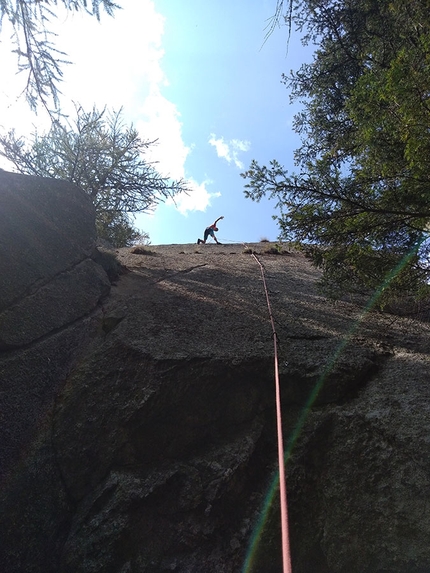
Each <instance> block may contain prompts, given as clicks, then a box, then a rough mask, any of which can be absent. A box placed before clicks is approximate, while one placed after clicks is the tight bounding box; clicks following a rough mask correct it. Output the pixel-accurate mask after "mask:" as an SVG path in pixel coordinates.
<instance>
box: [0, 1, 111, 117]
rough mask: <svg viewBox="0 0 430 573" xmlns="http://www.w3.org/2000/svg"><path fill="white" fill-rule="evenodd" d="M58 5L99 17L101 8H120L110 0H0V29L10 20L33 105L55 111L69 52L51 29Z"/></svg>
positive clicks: (27, 92) (33, 106)
mask: <svg viewBox="0 0 430 573" xmlns="http://www.w3.org/2000/svg"><path fill="white" fill-rule="evenodd" d="M59 6H63V7H64V8H65V9H66V10H68V11H70V12H76V11H82V12H86V13H88V14H89V15H91V16H95V17H96V18H97V19H100V11H101V9H103V10H104V11H105V12H106V13H107V14H109V15H113V13H114V10H115V9H116V8H119V6H117V5H116V4H114V3H113V2H112V1H111V0H90V2H87V0H58V1H57V0H0V28H1V26H2V25H3V24H4V22H5V20H8V21H9V23H10V24H11V26H12V30H13V42H14V46H15V49H14V52H15V53H16V54H17V57H18V70H19V71H20V72H21V73H23V74H26V77H27V82H26V88H25V95H26V98H27V101H28V103H29V104H30V106H31V108H32V109H33V110H35V109H36V108H37V106H38V104H39V103H42V104H43V106H44V107H45V108H46V109H47V110H48V111H49V113H53V112H54V111H58V108H59V83H60V82H61V78H62V75H63V74H62V67H63V65H65V64H66V63H68V62H67V60H66V57H67V56H66V54H65V53H64V52H61V51H60V50H59V49H58V48H57V47H56V45H55V34H54V33H53V32H52V29H50V27H51V24H52V21H53V20H54V19H55V18H56V14H57V12H58V8H59Z"/></svg>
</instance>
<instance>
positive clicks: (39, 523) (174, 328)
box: [0, 199, 430, 573]
mask: <svg viewBox="0 0 430 573" xmlns="http://www.w3.org/2000/svg"><path fill="white" fill-rule="evenodd" d="M82 200H83V201H85V200H84V199H82ZM37 220H38V219H37ZM88 234H89V235H91V232H90V231H88ZM249 248H250V249H251V250H252V252H254V253H255V254H256V255H257V256H258V257H260V258H261V260H262V262H263V263H264V268H265V273H266V279H267V283H268V287H269V292H270V299H271V305H272V313H273V316H274V317H275V323H276V331H277V333H276V335H277V339H278V342H279V347H278V350H279V363H280V375H281V396H282V412H283V425H284V442H285V445H286V448H287V450H288V453H289V455H288V463H287V487H288V500H289V519H290V537H291V550H292V561H293V571H295V573H311V572H312V573H313V572H315V571H318V573H361V572H362V571H366V573H382V572H384V573H387V572H390V573H403V572H404V571H408V573H424V572H426V571H428V570H430V554H429V549H428V543H427V539H428V536H429V534H430V517H429V514H428V511H427V505H428V504H427V490H428V482H429V479H430V467H429V462H428V460H429V459H430V458H429V453H430V452H429V443H430V440H429V438H428V436H429V435H430V431H429V430H430V428H429V420H430V416H429V413H430V412H429V404H430V400H429V398H430V396H428V391H427V377H428V370H429V366H430V356H429V352H430V329H429V326H428V325H426V324H423V323H417V322H414V321H412V320H407V319H397V320H394V319H393V317H387V316H384V315H375V314H371V313H368V312H363V310H362V308H363V307H365V306H366V301H363V307H361V306H360V305H358V304H357V302H354V304H353V303H348V302H346V301H342V302H339V303H332V302H330V301H327V300H326V299H325V298H324V297H322V296H321V294H320V293H319V292H318V290H317V287H316V280H317V278H318V277H319V273H318V271H317V270H315V269H314V268H312V267H310V266H309V263H308V261H306V259H304V257H302V256H301V255H300V254H299V253H295V252H290V253H289V256H285V257H279V256H273V255H271V254H267V252H265V251H267V245H264V246H263V247H262V246H261V245H259V244H252V245H249ZM66 250H67V249H66ZM242 250H243V247H242V246H240V245H213V246H212V245H204V249H203V248H201V249H200V250H199V251H197V250H196V246H195V245H164V246H152V245H151V252H152V253H153V254H154V256H150V257H148V256H147V255H146V254H141V255H140V254H138V253H136V252H134V253H133V252H131V250H130V249H119V250H118V253H117V255H118V260H119V263H118V264H120V265H122V266H124V267H126V268H127V270H128V273H126V274H119V275H118V277H117V280H116V283H115V284H114V285H113V286H112V287H111V289H110V291H109V293H108V294H107V295H106V296H105V292H106V289H107V288H108V287H109V285H108V282H107V279H106V277H105V276H104V274H103V272H102V271H101V270H100V267H99V266H97V261H98V259H97V258H96V255H94V253H92V251H91V249H88V250H87V254H83V253H84V251H83V250H82V249H81V250H80V255H79V257H78V258H77V260H76V261H75V262H74V263H72V262H71V261H72V259H73V257H71V258H67V261H68V262H67V264H66V265H65V267H64V268H63V267H61V265H60V264H59V263H58V261H56V263H55V264H56V266H55V272H52V273H51V272H47V273H46V274H45V275H43V276H42V274H41V273H39V275H38V276H39V277H41V278H38V279H35V280H34V281H33V280H28V281H27V283H26V285H27V286H25V288H21V291H20V292H21V294H20V296H19V297H17V298H13V297H12V298H11V296H10V294H9V295H8V296H9V303H8V305H7V307H5V308H4V309H3V312H2V315H0V318H1V317H3V322H2V323H1V322H0V324H2V325H3V331H2V332H3V334H2V336H1V337H2V339H3V340H4V341H5V342H4V347H3V350H4V352H3V353H2V354H0V380H1V388H0V391H1V399H2V401H3V403H2V405H3V406H4V407H3V408H2V410H1V412H2V413H1V414H0V416H1V418H0V422H1V427H2V432H3V435H4V440H3V441H2V442H1V444H0V453H1V455H2V464H3V463H4V465H6V466H7V467H8V472H7V473H5V474H4V475H5V476H6V478H4V479H3V482H2V488H1V489H0V510H1V511H2V515H3V516H6V519H3V520H2V522H0V538H1V539H2V540H3V539H4V540H5V543H2V544H1V545H0V561H1V563H2V566H3V568H4V569H5V570H6V571H7V573H9V572H10V573H21V572H22V573H42V572H43V573H54V572H55V573H58V572H60V573H95V572H99V571H103V572H104V573H105V572H106V573H111V572H112V573H120V572H124V573H125V572H127V571H130V572H133V571H139V573H141V572H142V573H143V572H145V573H159V572H162V571H180V572H181V573H203V572H204V573H236V572H237V571H241V570H243V569H244V564H245V563H247V564H248V566H249V567H248V569H247V570H248V571H250V572H251V571H252V573H272V572H273V573H275V572H276V573H278V572H279V571H280V570H281V567H282V561H281V547H280V542H281V535H280V523H279V507H278V505H279V504H278V501H277V499H278V497H277V492H276V450H277V444H276V431H275V428H276V423H275V408H274V380H273V378H274V360H273V358H274V356H273V352H274V351H273V332H272V329H271V324H270V321H269V316H268V311H267V307H266V300H265V295H264V290H263V288H262V282H261V275H260V269H259V267H258V265H257V263H256V261H255V259H254V257H251V256H249V255H247V254H244V253H243V252H242ZM91 257H93V258H91ZM64 260H66V259H64ZM77 268H79V269H81V270H82V269H85V273H84V275H83V276H81V275H74V274H73V271H74V270H75V269H77ZM59 269H61V270H59ZM17 276H18V279H17V282H18V285H23V284H24V282H25V281H22V276H24V275H20V274H19V273H18V274H17ZM34 276H35V275H34ZM65 277H67V280H65V284H64V288H56V286H58V284H61V280H63V279H65ZM79 277H81V278H79ZM26 278H28V276H27V275H26ZM79 289H81V291H82V290H85V291H88V292H85V293H84V292H81V291H80V290H79ZM6 290H7V289H6ZM18 290H19V289H18ZM9 292H12V291H11V289H9ZM52 292H64V293H66V292H67V293H68V296H67V298H70V297H71V299H72V300H73V301H75V302H74V304H73V309H71V308H68V306H67V304H66V303H64V308H62V306H61V304H59V303H58V302H57V301H55V302H53V304H52V307H53V309H55V312H52V313H51V314H49V312H47V314H46V316H43V317H42V316H40V315H37V314H36V312H35V311H34V312H33V310H32V309H35V306H36V305H33V307H32V306H31V301H36V300H39V298H38V297H40V300H43V299H49V300H51V301H52V300H53V296H52ZM100 297H103V307H102V308H101V307H100V308H99V307H98V302H99V300H100ZM91 309H92V310H91ZM48 310H49V305H48ZM19 312H21V313H22V316H24V315H25V316H26V317H27V318H26V320H25V323H26V324H27V323H28V327H27V329H26V330H24V331H22V332H20V331H18V332H11V328H10V327H9V326H7V325H11V324H16V322H13V321H12V319H11V317H14V321H16V320H19ZM25 313H27V314H25ZM8 321H9V322H8ZM6 341H7V342H6ZM6 345H9V346H7V347H6ZM17 412H19V416H18V415H17V414H16V413H17ZM3 460H4V462H3Z"/></svg>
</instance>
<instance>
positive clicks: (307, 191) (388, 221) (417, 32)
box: [242, 0, 430, 300]
mask: <svg viewBox="0 0 430 573" xmlns="http://www.w3.org/2000/svg"><path fill="white" fill-rule="evenodd" d="M283 8H285V9H286V12H287V13H286V16H285V18H286V20H287V23H288V24H289V25H290V26H294V27H295V28H297V29H299V30H301V31H302V34H303V37H302V39H303V42H304V43H305V44H312V43H313V44H315V45H316V47H317V49H316V51H315V53H314V57H313V61H312V62H311V63H308V64H304V65H302V66H301V67H300V69H299V70H297V71H295V72H291V73H290V74H285V75H284V76H283V81H284V83H285V85H286V86H287V87H288V88H289V90H290V94H291V98H292V100H293V101H298V102H301V103H302V105H303V108H302V111H301V112H300V113H298V114H297V115H296V117H295V121H294V129H295V131H296V132H297V133H299V134H300V135H301V138H302V145H301V147H300V148H299V149H298V150H296V152H295V158H294V159H295V165H296V169H295V172H292V173H288V172H287V170H286V169H285V168H284V167H283V166H282V163H281V162H280V161H281V158H279V160H273V161H272V162H271V163H270V164H269V165H267V166H265V165H260V164H259V163H258V161H255V160H254V161H253V162H252V164H251V165H250V167H249V169H248V170H247V171H246V172H245V173H243V174H242V176H243V177H244V178H245V179H246V180H247V183H246V185H245V195H246V196H247V197H249V198H251V199H253V200H256V201H258V200H259V199H260V198H261V197H263V196H264V195H269V196H271V197H273V198H275V199H276V201H277V205H278V207H279V209H280V216H279V224H280V229H281V234H282V236H283V237H284V238H287V239H290V240H294V241H297V242H299V243H300V244H301V245H302V247H303V248H304V249H305V250H306V252H307V253H308V254H309V255H310V256H311V257H312V259H313V261H314V262H315V263H316V264H317V265H318V266H320V267H321V268H322V269H323V271H324V279H323V282H324V284H325V286H326V288H327V289H328V290H329V291H330V292H332V293H334V294H336V293H342V292H344V291H345V289H349V290H360V291H361V290H363V289H365V290H366V289H369V288H370V289H377V288H382V290H383V291H384V292H383V297H382V299H381V300H384V299H385V300H389V299H390V298H392V297H394V296H396V293H397V294H398V293H400V294H404V293H410V294H413V295H414V296H420V295H421V294H422V293H427V292H428V286H427V285H428V282H429V279H430V259H429V254H430V253H429V251H430V246H429V240H428V237H429V231H430V12H429V10H428V5H427V3H426V2H422V1H419V0H412V1H411V2H404V1H403V0H328V1H327V0H303V1H302V0H297V1H296V0H291V1H290V2H288V6H287V4H285V6H284V3H283V2H282V1H281V0H280V1H279V2H278V4H277V17H278V18H280V17H281V16H280V14H281V13H282V9H283ZM382 285H384V286H382Z"/></svg>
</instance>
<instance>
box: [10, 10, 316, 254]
mask: <svg viewBox="0 0 430 573" xmlns="http://www.w3.org/2000/svg"><path fill="white" fill-rule="evenodd" d="M119 4H120V5H121V6H122V8H123V9H122V10H121V11H118V12H116V15H115V17H114V18H110V17H108V16H106V15H103V16H102V19H101V22H100V23H98V22H97V21H96V20H95V19H92V18H89V17H88V16H87V17H84V16H82V15H73V16H71V15H66V14H64V15H62V16H61V17H60V18H59V19H58V26H57V30H56V31H57V34H58V38H57V45H58V47H59V48H60V49H62V50H64V51H65V52H67V54H68V58H69V59H70V60H71V61H72V62H73V65H70V66H67V67H66V69H64V82H63V84H62V86H61V90H62V93H63V96H62V105H63V106H64V108H67V106H70V105H71V102H72V101H75V102H79V103H81V104H82V105H84V107H86V108H90V107H92V105H93V104H96V106H97V107H99V108H102V107H103V106H105V105H107V106H108V107H110V108H114V109H119V107H121V106H122V107H123V113H124V117H125V119H126V121H127V122H128V123H131V122H132V123H133V124H134V125H135V126H136V127H137V128H138V130H139V132H140V135H141V136H142V138H145V139H146V138H148V139H153V138H158V140H159V144H158V145H157V146H156V147H155V148H154V149H153V151H152V152H151V155H150V157H149V158H150V159H151V160H153V161H157V162H158V163H157V166H158V169H159V170H160V171H161V172H162V173H163V174H164V175H170V176H172V177H174V178H179V177H184V178H185V179H187V180H189V181H190V183H191V187H192V192H191V193H190V195H189V196H188V197H178V199H177V201H176V206H175V205H174V204H173V203H171V202H168V203H167V204H163V205H160V206H159V207H157V209H156V210H155V211H154V212H153V213H151V214H150V215H138V216H137V218H136V220H135V225H136V226H137V227H139V228H140V229H142V230H144V231H147V232H149V234H150V240H151V243H152V244H171V243H194V242H195V241H196V240H197V238H198V237H201V236H202V234H203V231H204V229H205V227H206V226H207V225H209V224H211V223H212V222H213V221H214V220H215V219H216V218H218V217H219V216H221V215H224V217H225V219H224V220H223V221H221V222H220V225H219V232H218V234H217V236H218V239H219V240H220V241H221V242H233V241H234V242H239V241H243V242H253V241H259V240H260V239H261V238H268V239H270V240H276V238H277V236H278V228H277V225H276V223H275V222H274V221H273V219H272V215H274V214H276V212H275V205H274V203H273V202H269V201H268V200H265V201H263V202H261V203H259V204H257V203H254V202H252V201H251V200H249V199H245V197H244V195H243V187H244V183H245V181H244V180H243V179H242V178H241V177H240V173H241V171H243V170H245V169H246V168H247V167H248V166H249V164H250V162H251V160H252V159H253V158H255V159H257V160H258V161H259V162H260V163H267V162H268V161H269V160H270V159H273V158H276V159H278V160H279V161H280V162H281V163H282V164H283V165H285V166H286V167H287V168H288V169H289V170H291V169H293V167H294V166H293V152H294V149H296V148H297V147H298V146H299V143H300V142H299V139H298V137H297V135H296V134H295V133H294V132H293V131H292V127H291V123H292V117H293V115H294V114H295V113H296V112H297V111H298V107H297V106H291V105H290V104H289V94H288V92H287V89H286V87H285V86H284V85H283V84H282V83H281V74H282V73H283V72H287V73H288V72H289V71H290V70H291V69H294V70H296V69H298V67H299V66H300V65H301V63H303V62H304V61H309V60H310V58H311V50H310V49H306V50H305V49H304V48H303V47H302V45H301V43H300V39H299V37H298V36H297V35H295V34H294V33H293V35H292V37H291V39H290V43H289V46H288V47H287V37H288V30H287V28H286V27H285V26H283V27H281V28H276V29H275V30H274V31H273V33H272V34H271V35H270V37H269V38H268V39H267V41H266V42H265V36H266V33H267V26H268V24H269V21H270V18H271V16H272V15H273V14H274V11H275V8H276V0H240V1H234V2H232V0H218V1H217V2H202V1H201V0H183V1H182V2H177V1H174V0H154V1H153V0H139V2H135V0H120V1H119ZM1 39H2V42H1V45H0V61H1V64H0V73H2V77H3V78H5V77H10V78H11V79H10V80H9V81H8V82H2V84H3V85H2V88H1V89H2V91H1V92H0V106H1V107H0V109H1V110H2V111H3V114H2V117H1V118H0V125H2V126H3V128H7V127H9V126H11V125H13V126H15V127H16V129H17V131H18V133H24V132H28V131H31V129H32V128H33V126H37V127H38V129H42V128H43V126H44V125H46V118H44V117H43V114H41V115H39V116H37V117H34V116H32V115H31V114H30V112H29V111H28V110H27V109H25V103H24V102H23V101H22V98H20V99H17V98H16V94H18V93H19V92H20V87H21V85H22V84H20V83H19V82H20V81H21V82H22V81H23V78H19V77H16V75H15V71H16V62H15V60H14V58H13V56H11V55H10V45H8V43H7V41H5V40H6V39H7V30H3V33H2V36H1ZM5 86H7V87H5Z"/></svg>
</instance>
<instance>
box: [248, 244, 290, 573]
mask: <svg viewBox="0 0 430 573" xmlns="http://www.w3.org/2000/svg"><path fill="white" fill-rule="evenodd" d="M252 256H253V257H254V259H255V260H256V261H257V263H258V265H259V267H260V271H261V277H262V279H263V285H264V292H265V294H266V302H267V308H268V310H269V317H270V323H271V325H272V332H273V345H274V350H275V388H276V426H277V433H278V464H279V494H280V505H281V528H282V564H283V573H291V555H290V541H289V534H288V509H287V487H286V482H285V460H284V443H283V438H282V416H281V390H280V384H279V364H278V344H277V338H278V337H277V334H276V329H275V321H274V319H273V314H272V308H271V305H270V299H269V291H268V289H267V284H266V276H265V274H264V267H263V265H262V264H261V262H260V261H259V259H258V257H257V256H256V255H255V253H252Z"/></svg>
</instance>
